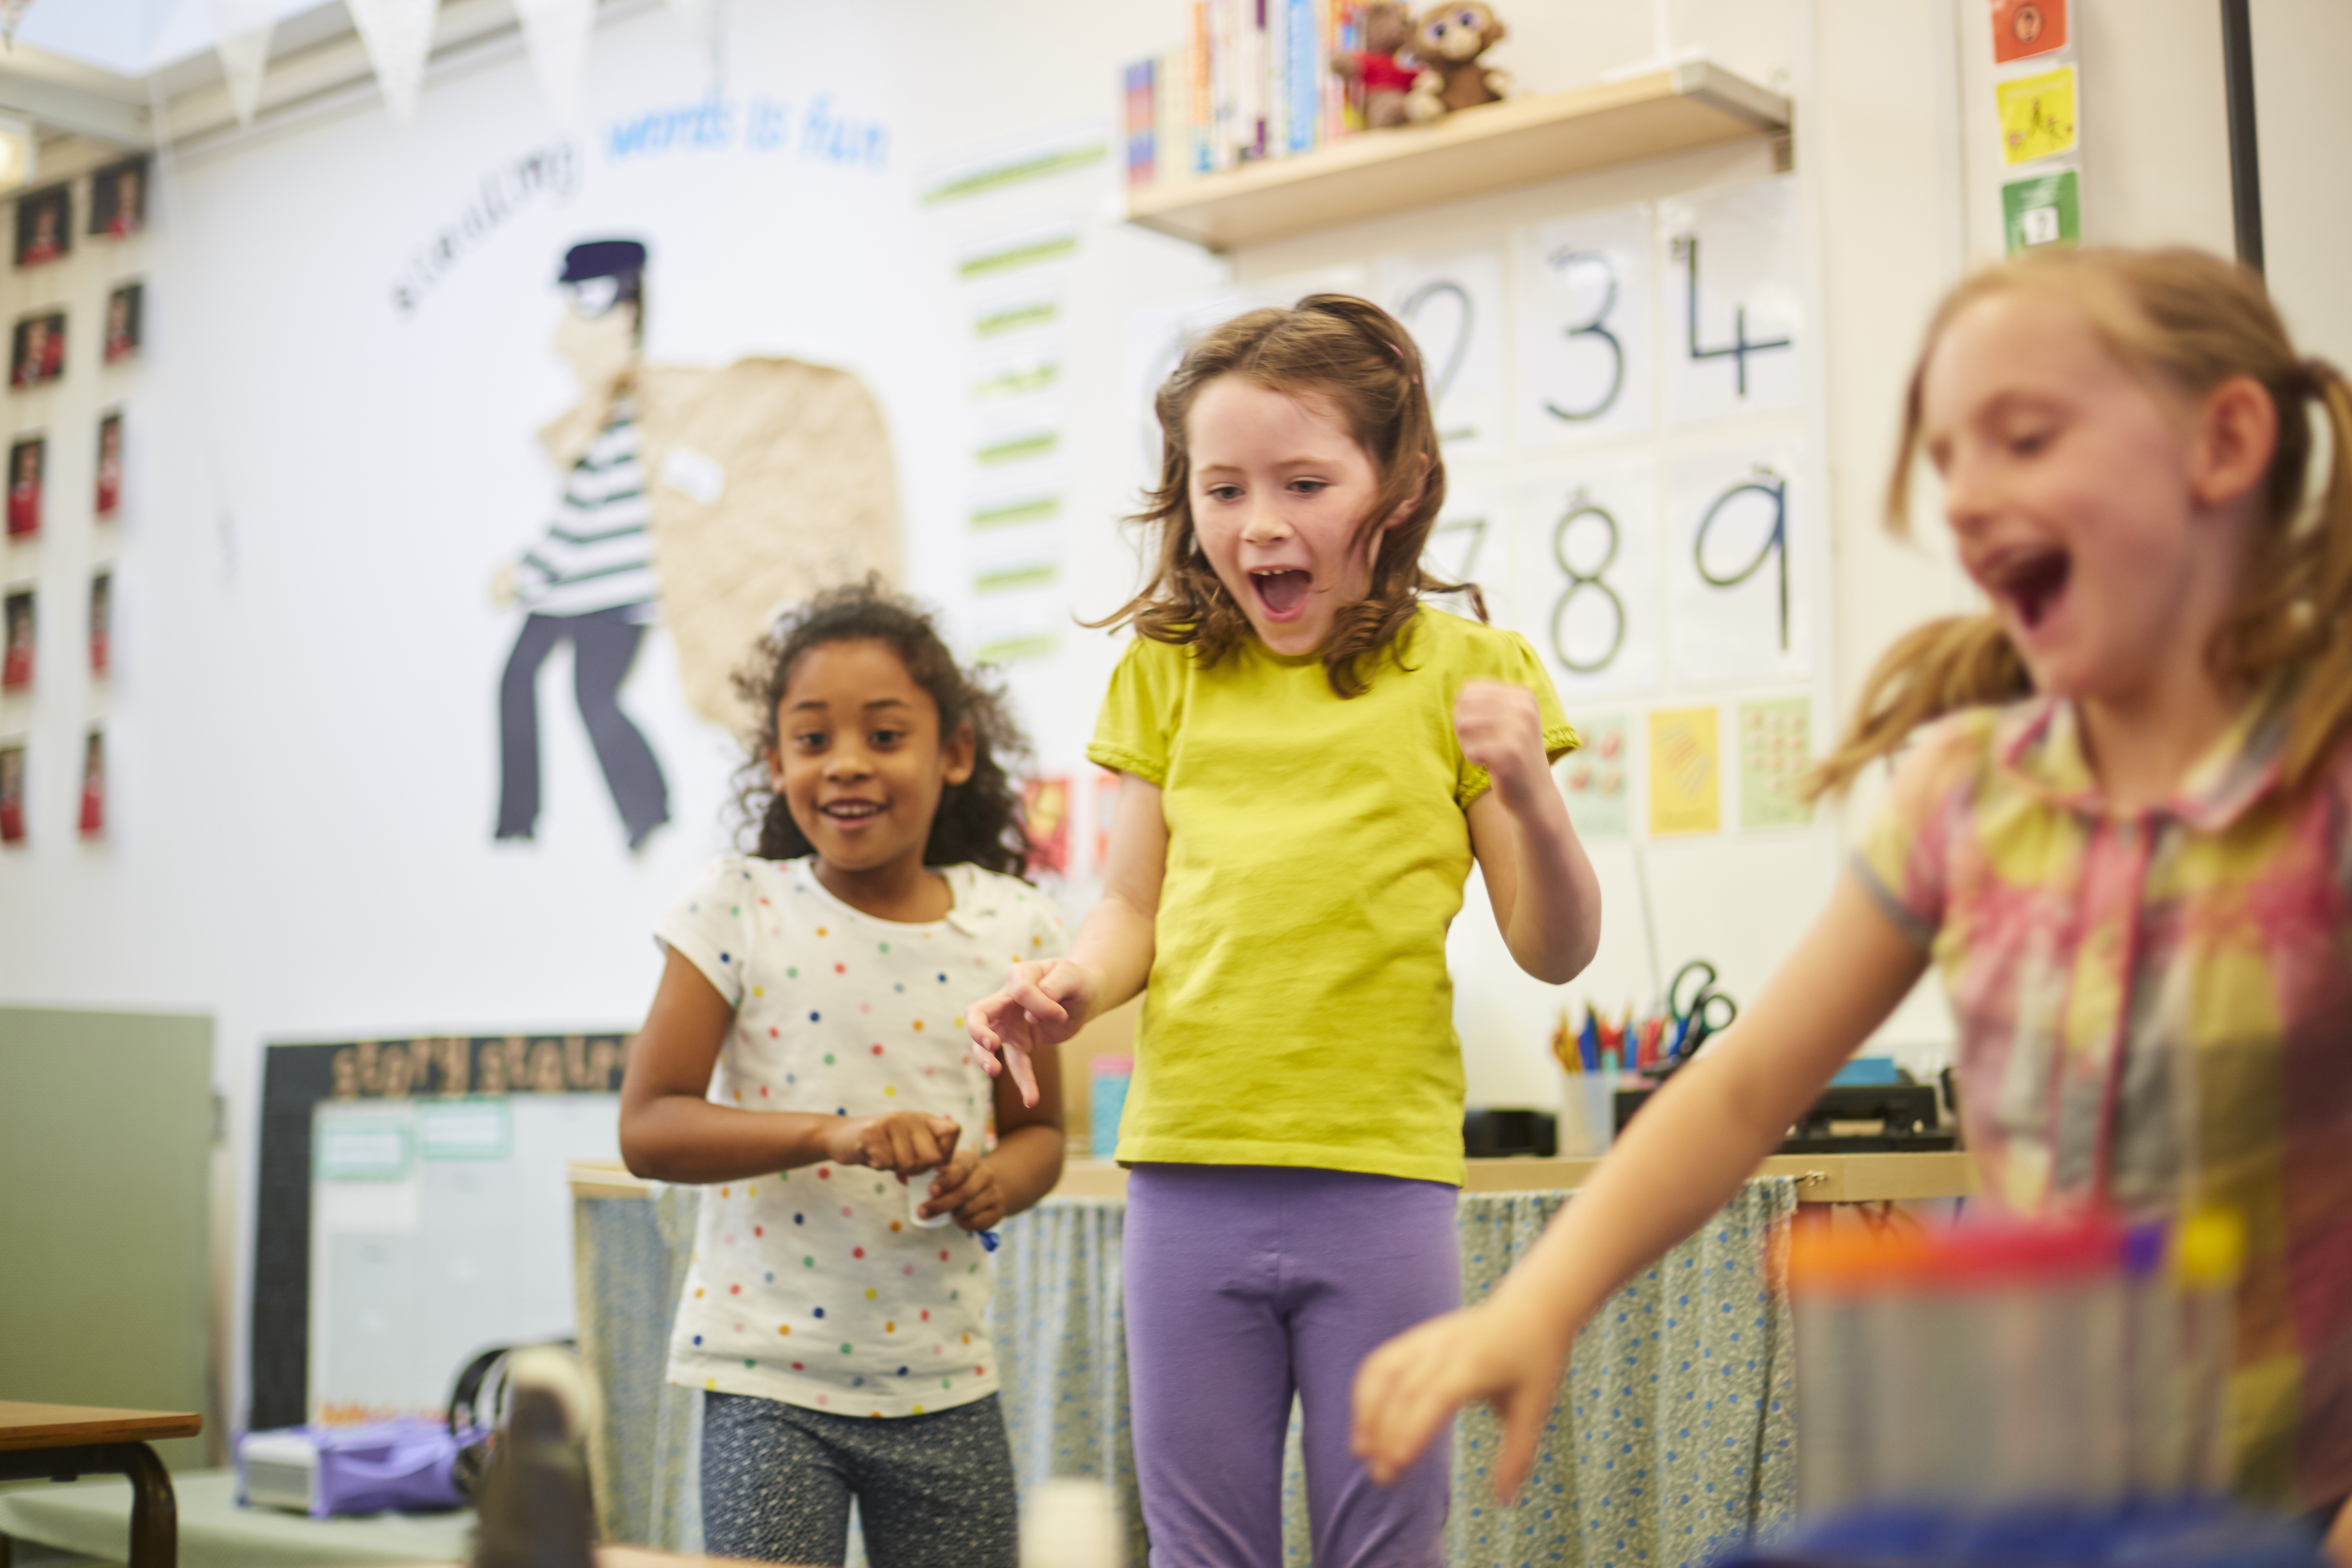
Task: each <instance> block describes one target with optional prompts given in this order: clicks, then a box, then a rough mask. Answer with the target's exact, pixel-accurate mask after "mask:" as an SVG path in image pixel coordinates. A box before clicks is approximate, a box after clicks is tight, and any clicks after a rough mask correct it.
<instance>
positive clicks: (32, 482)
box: [8, 436, 48, 539]
mask: <svg viewBox="0 0 2352 1568" xmlns="http://www.w3.org/2000/svg"><path fill="white" fill-rule="evenodd" d="M47 468H48V442H47V440H46V439H44V438H43V437H39V436H19V437H16V439H15V440H14V441H11V442H10V443H8V537H9V538H11V539H30V538H32V537H33V536H34V535H36V534H37V533H39V532H40V531H41V484H42V479H43V477H44V475H45V473H46V472H47Z"/></svg>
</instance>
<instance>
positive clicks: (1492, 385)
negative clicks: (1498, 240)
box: [1379, 249, 1508, 462]
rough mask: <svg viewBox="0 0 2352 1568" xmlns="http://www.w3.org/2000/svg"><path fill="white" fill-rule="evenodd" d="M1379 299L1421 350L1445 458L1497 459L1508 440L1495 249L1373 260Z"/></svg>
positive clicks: (1502, 316) (1498, 253) (1499, 281)
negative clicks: (1427, 258) (1432, 257)
mask: <svg viewBox="0 0 2352 1568" xmlns="http://www.w3.org/2000/svg"><path fill="white" fill-rule="evenodd" d="M1379 299H1380V301H1381V304H1383V305H1385V306H1387V307H1388V310H1389V311H1390V313H1391V314H1392V315H1394V316H1395V317H1396V319H1397V320H1398V321H1402V322H1403V323H1404V327H1405V330H1406V331H1409V332H1411V333H1412V338H1413V343H1414V346H1416V347H1417V348H1419V349H1420V350H1421V363H1422V371H1423V374H1425V375H1426V376H1427V377H1428V378H1429V398H1430V403H1431V405H1432V409H1433V413H1434V414H1435V416H1436V418H1437V438H1438V442H1439V444H1440V447H1442V449H1443V450H1444V454H1445V457H1446V459H1447V461H1449V462H1454V461H1465V460H1475V459H1477V458H1486V457H1493V456H1496V455H1499V454H1500V453H1501V452H1502V451H1503V450H1504V449H1505V445H1506V442H1507V438H1508V437H1507V432H1506V430H1505V429H1504V403H1505V381H1504V375H1503V356H1504V350H1505V347H1506V344H1505V340H1504V329H1505V321H1506V317H1505V314H1504V309H1503V254H1502V252H1501V250H1500V249H1486V250H1474V251H1469V252H1466V253H1465V254H1462V255H1459V256H1451V257H1446V258H1442V259H1439V260H1433V261H1423V260H1418V259H1409V258H1400V257H1391V258H1389V259H1387V260H1385V261H1383V262H1381V268H1380V294H1379Z"/></svg>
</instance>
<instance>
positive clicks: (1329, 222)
mask: <svg viewBox="0 0 2352 1568" xmlns="http://www.w3.org/2000/svg"><path fill="white" fill-rule="evenodd" d="M1788 128H1789V100H1787V99H1785V98H1783V97H1781V96H1780V94H1779V93H1776V92H1768V91H1767V90H1765V89H1763V88H1760V87H1758V86H1757V85H1756V84H1755V83H1753V82H1751V81H1748V80H1747V79H1744V78H1741V77H1737V76H1734V75H1732V74H1731V73H1730V72H1729V71H1727V70H1725V69H1723V68H1721V67H1719V66H1714V65H1709V64H1708V63H1707V62H1706V61H1705V60H1690V61H1685V63H1683V64H1681V65H1677V66H1675V67H1673V68H1671V69H1666V70H1659V71H1653V72H1651V73H1649V74H1648V75H1645V76H1637V77H1629V78H1627V79H1625V80H1623V81H1612V82H1602V83H1601V84H1599V85H1597V86H1594V87H1580V88H1577V89H1574V90H1572V91H1569V92H1555V93H1549V94H1547V95H1545V96H1543V97H1540V98H1514V99H1507V100H1504V101H1503V102H1501V103H1490V104H1487V105H1486V106H1485V107H1484V108H1480V109H1470V110H1463V111H1462V112H1461V113H1459V114H1454V115H1449V116H1447V117H1446V118H1445V119H1444V120H1441V121H1438V122H1437V123H1436V124H1434V125H1425V126H1406V127H1400V128H1398V129H1396V130H1393V131H1368V132H1363V133H1361V134H1360V135H1355V136H1350V137H1349V138H1348V139H1347V140H1345V141H1343V142H1336V143H1334V144H1332V145H1331V146H1328V147H1323V148H1318V150H1317V151H1315V152H1312V153H1297V154H1295V155H1293V156H1291V157H1287V158H1270V159H1267V160H1266V161H1265V162H1263V163H1250V164H1245V165H1244V166H1243V167H1241V168H1238V169H1234V170H1232V171H1230V172H1228V173H1225V174H1202V175H1197V176H1195V177H1193V178H1191V179H1178V180H1172V181H1170V182H1168V183H1167V184H1153V185H1145V186H1142V187H1140V188H1139V189H1137V190H1134V191H1130V192H1129V194H1128V202H1127V221H1128V222H1129V223H1134V224H1140V225H1142V226H1144V227H1145V228H1150V229H1157V230H1159V231H1160V233H1161V234H1170V235H1174V236H1175V237H1177V238H1179V239H1189V240H1192V242H1193V243H1195V244H1197V245H1204V246H1206V247H1209V248H1210V249H1211V250H1237V249H1240V248H1242V247H1244V246H1252V245H1262V244H1264V243H1265V242H1266V241H1267V240H1270V239H1284V238H1286V237H1290V236H1292V235H1296V234H1306V233H1307V232H1309V231H1311V230H1314V229H1319V228H1328V227H1331V226H1335V225H1338V224H1345V223H1356V222H1359V221H1360V220H1362V219H1365V218H1371V217H1380V216H1384V215H1386V214H1389V213H1396V212H1404V211H1409V210H1410V209H1412V208H1414V207H1421V206H1428V205H1432V204H1433V203H1437V202H1450V201H1458V200H1460V199H1461V198H1463V197H1465V196H1477V195H1486V193H1487V192H1489V191H1501V190H1508V189H1509V188H1511V187H1512V186H1514V185H1528V184H1535V183H1536V182H1538V181H1539V180H1556V179H1559V178H1561V177H1562V176H1564V175H1568V174H1583V173H1585V172H1586V171H1588V170H1591V169H1602V168H1608V167H1610V166H1612V165H1613V164H1618V163H1635V162H1638V161H1639V160H1641V159H1643V158H1655V157H1658V156H1660V155H1661V154H1663V153H1680V152H1684V151H1686V150H1687V149H1689V148H1693V147H1705V146H1707V145H1710V144H1711V143H1714V142H1731V141H1737V140H1738V139H1739V138H1741V137H1747V136H1772V135H1778V134H1779V133H1780V132H1784V131H1786V130H1787V129H1788Z"/></svg>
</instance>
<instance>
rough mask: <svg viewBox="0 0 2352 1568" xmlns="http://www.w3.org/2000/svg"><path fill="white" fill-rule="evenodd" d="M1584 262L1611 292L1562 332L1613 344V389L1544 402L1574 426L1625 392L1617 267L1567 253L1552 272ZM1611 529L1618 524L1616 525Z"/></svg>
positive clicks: (1590, 255)
mask: <svg viewBox="0 0 2352 1568" xmlns="http://www.w3.org/2000/svg"><path fill="white" fill-rule="evenodd" d="M1580 262H1585V263H1590V264H1591V265H1593V266H1596V267H1599V268H1601V272H1602V273H1603V274H1605V275H1606V276H1607V278H1608V279H1609V289H1608V291H1607V292H1606V293H1604V294H1602V295H1601V304H1600V307H1599V308H1598V309H1596V310H1594V311H1593V312H1592V314H1591V316H1589V317H1587V318H1586V319H1585V320H1584V321H1581V322H1580V323H1579V324H1577V325H1575V326H1572V327H1566V328H1563V329H1562V331H1565V332H1566V333H1567V335H1568V337H1569V338H1570V341H1573V340H1575V339H1577V338H1598V339H1599V340H1600V341H1601V342H1604V343H1607V344H1608V345H1609V390H1608V391H1606V392H1604V393H1602V394H1601V396H1600V398H1599V399H1598V400H1597V401H1595V402H1594V403H1593V405H1591V407H1590V408H1562V407H1561V406H1560V405H1559V404H1557V403H1554V402H1553V401H1552V400H1551V399H1549V398H1546V399H1544V412H1545V413H1547V414H1549V415H1550V416H1552V417H1553V418H1555V419H1566V420H1568V421H1570V423H1574V422H1576V421H1578V420H1583V419H1598V418H1599V417H1601V416H1602V415H1603V414H1606V413H1608V412H1609V409H1610V406H1611V405H1612V404H1614V403H1615V402H1616V401H1617V395H1618V394H1619V393H1620V392H1622V391H1623V390H1624V389H1625V345H1624V344H1622V343H1621V342H1618V341H1617V334H1616V333H1614V332H1612V331H1610V330H1609V329H1608V328H1607V327H1605V326H1602V325H1601V323H1602V322H1603V321H1607V320H1608V319H1609V312H1610V311H1612V310H1615V309H1616V308H1617V268H1615V267H1614V266H1613V265H1612V264H1611V262H1610V260H1609V258H1608V257H1607V256H1605V255H1603V254H1602V253H1601V252H1600V251H1597V250H1563V251H1559V252H1558V253H1556V254H1555V255H1553V257H1552V258H1551V269H1552V270H1553V271H1554V272H1556V273H1562V274H1565V273H1566V272H1567V271H1568V270H1569V269H1570V268H1572V267H1575V266H1576V265H1577V264H1578V263H1580ZM1611 526H1612V527H1614V526H1615V525H1614V524H1613V523H1612V525H1611ZM1604 662H1605V661H1604Z"/></svg>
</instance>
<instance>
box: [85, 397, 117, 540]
mask: <svg viewBox="0 0 2352 1568" xmlns="http://www.w3.org/2000/svg"><path fill="white" fill-rule="evenodd" d="M97 492H98V493H97V495H96V496H95V497H94V498H93V500H92V502H91V510H92V511H93V512H94V513H95V514H96V515H97V516H98V518H99V519H100V521H112V520H113V519H114V517H115V515H116V514H117V513H118V512H120V511H121V508H122V410H121V409H120V408H117V409H112V410H110V411H109V412H108V413H106V414H104V415H102V416H100V418H99V421H98V479H97Z"/></svg>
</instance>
